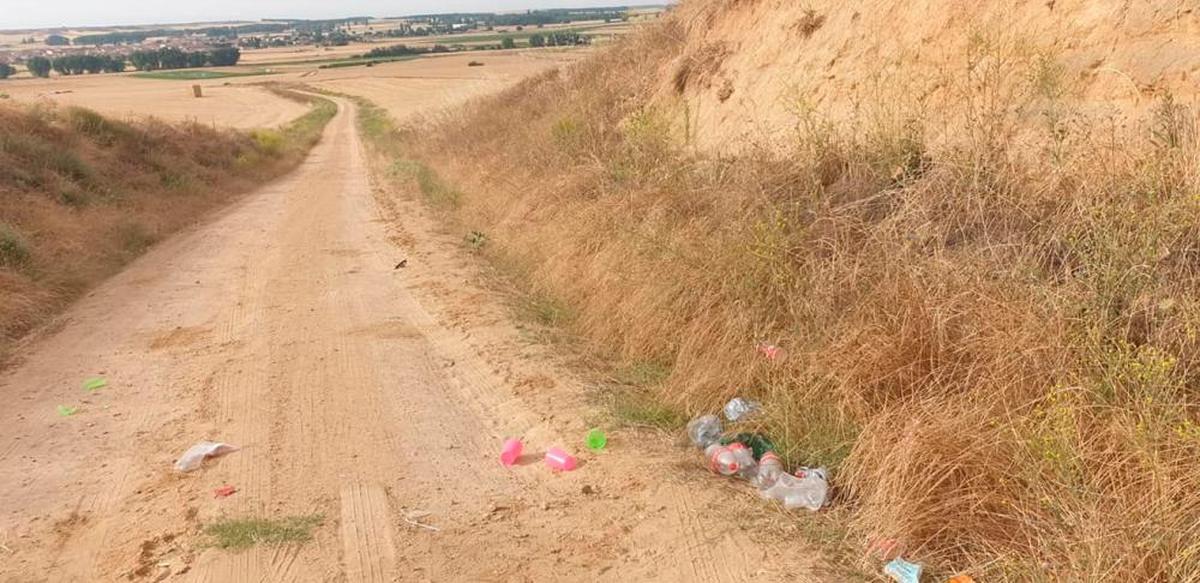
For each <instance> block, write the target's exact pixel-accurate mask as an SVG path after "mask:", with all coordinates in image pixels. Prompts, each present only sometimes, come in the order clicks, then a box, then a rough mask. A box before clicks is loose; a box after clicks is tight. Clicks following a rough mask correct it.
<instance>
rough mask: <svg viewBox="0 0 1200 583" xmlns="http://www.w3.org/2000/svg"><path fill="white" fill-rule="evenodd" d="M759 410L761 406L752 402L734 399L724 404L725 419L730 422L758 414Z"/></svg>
mask: <svg viewBox="0 0 1200 583" xmlns="http://www.w3.org/2000/svg"><path fill="white" fill-rule="evenodd" d="M761 409H762V405H759V404H758V403H756V402H754V401H747V400H746V399H743V398H741V397H735V398H734V399H731V400H730V401H729V402H728V403H726V404H725V418H726V419H728V420H730V421H739V420H741V419H744V418H747V417H750V416H752V415H754V414H755V413H758V412H759V411H760V410H761Z"/></svg>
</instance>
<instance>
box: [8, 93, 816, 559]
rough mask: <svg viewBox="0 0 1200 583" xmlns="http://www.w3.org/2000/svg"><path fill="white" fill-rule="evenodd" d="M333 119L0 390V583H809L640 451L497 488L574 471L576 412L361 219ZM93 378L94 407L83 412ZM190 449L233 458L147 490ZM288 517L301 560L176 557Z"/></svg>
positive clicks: (620, 440)
mask: <svg viewBox="0 0 1200 583" xmlns="http://www.w3.org/2000/svg"><path fill="white" fill-rule="evenodd" d="M341 108H342V112H341V113H340V114H339V116H338V117H337V118H335V119H334V120H333V122H332V123H331V124H330V126H329V127H328V128H327V129H326V133H325V136H324V140H323V141H322V143H321V144H319V145H318V146H317V148H316V149H315V150H314V151H313V153H312V154H311V156H310V157H309V159H308V160H307V161H306V162H305V164H304V165H303V166H302V167H301V169H300V170H298V171H297V172H296V173H295V174H293V175H292V176H290V177H288V178H286V179H284V180H281V181H279V182H277V183H275V184H272V185H271V186H269V187H267V188H264V189H262V190H261V191H259V192H257V193H255V194H253V195H251V196H249V197H248V198H247V199H245V200H244V202H242V203H239V204H238V205H237V206H236V207H234V208H232V209H230V210H229V211H228V212H226V213H224V214H223V215H222V216H220V217H218V218H217V219H215V220H214V221H213V222H212V223H210V224H208V225H206V226H203V227H200V228H196V229H194V230H192V231H191V232H189V233H186V234H184V235H181V236H179V237H176V238H174V239H171V240H169V241H167V242H165V243H164V244H162V245H161V246H159V247H157V248H156V249H154V250H152V251H151V252H150V253H149V254H148V255H146V256H144V257H143V258H141V259H140V260H138V261H137V262H135V263H134V264H133V265H132V266H131V267H130V268H129V269H128V270H127V271H125V272H123V273H122V274H120V275H119V276H117V277H115V278H113V279H112V280H110V281H109V282H108V283H107V284H105V285H103V286H102V287H100V288H98V289H97V290H96V291H95V292H94V293H93V294H91V295H90V296H88V297H87V298H86V299H84V300H83V301H81V302H79V303H78V304H77V305H76V306H74V308H73V309H71V310H70V311H69V312H68V313H66V314H65V315H64V316H63V317H62V318H61V322H60V324H59V326H57V327H56V330H54V331H53V332H51V333H48V334H47V335H46V336H45V337H44V338H42V339H41V340H39V341H38V342H36V343H34V345H33V346H32V347H31V348H30V349H29V350H28V352H27V353H26V354H25V355H24V362H23V363H22V364H21V365H19V366H17V367H14V368H13V369H11V370H9V371H7V372H6V373H4V374H3V376H0V400H2V401H3V402H4V403H5V404H6V405H5V408H4V416H3V419H4V423H3V424H2V425H0V483H3V484H5V493H4V495H3V496H2V497H0V544H3V546H2V547H0V553H2V560H0V581H5V582H17V581H20V582H29V581H116V580H132V581H156V580H162V579H160V578H165V579H166V580H180V581H213V582H236V581H398V580H405V581H407V580H431V581H488V580H494V581H521V580H524V581H552V580H565V581H593V580H601V581H603V580H611V581H617V580H620V581H628V580H635V581H636V580H643V581H644V580H703V581H736V580H748V579H758V580H782V579H785V578H786V579H789V580H797V578H799V580H805V579H809V580H812V579H815V578H814V577H813V576H812V574H811V571H810V568H811V564H807V563H808V562H809V561H810V559H808V558H806V557H807V554H806V553H805V552H802V549H798V548H797V547H796V546H795V545H794V544H784V543H783V542H781V541H783V540H784V539H783V538H782V537H783V536H786V535H787V534H788V532H789V531H782V530H780V529H782V528H784V527H782V526H781V527H778V528H773V527H772V526H771V525H772V524H774V522H773V521H772V520H771V518H770V514H769V510H767V507H766V506H765V505H763V504H761V503H760V502H759V501H758V500H757V499H755V498H753V497H751V496H750V495H748V494H746V493H745V491H744V490H734V489H728V488H721V487H713V484H714V481H713V480H712V479H711V477H709V476H707V474H706V473H705V472H704V471H703V470H702V469H700V468H699V467H696V466H695V465H694V464H693V463H690V462H685V461H684V460H686V458H684V457H682V456H680V455H679V452H678V451H675V450H671V449H670V448H665V449H664V448H662V447H659V446H656V445H653V444H654V443H659V442H661V441H662V440H661V438H653V436H649V437H650V438H651V439H649V441H648V442H644V440H646V439H647V436H646V435H643V434H638V433H634V432H616V433H615V434H614V436H613V439H612V446H611V448H610V449H609V451H607V452H605V453H603V454H601V455H583V456H582V460H583V464H582V467H581V468H580V469H579V470H578V471H576V472H573V473H569V474H562V475H555V474H552V473H550V472H549V471H548V470H546V469H545V468H544V467H543V466H542V465H541V463H540V460H536V459H535V458H533V457H530V458H528V459H527V460H526V462H527V463H526V464H525V465H521V466H518V467H516V468H514V469H511V470H509V469H504V468H502V467H500V466H499V464H498V463H497V462H496V461H495V459H494V456H495V453H496V450H497V447H498V444H499V443H500V440H501V438H502V437H504V436H506V435H522V436H524V437H525V438H526V440H527V442H528V447H529V450H531V451H532V453H533V454H537V453H539V452H541V451H543V448H544V447H546V446H549V445H552V444H562V445H565V446H567V447H569V448H571V449H580V448H579V447H578V446H579V442H580V440H581V436H582V434H583V431H584V430H585V429H586V425H587V424H586V423H585V419H586V418H587V417H586V416H587V415H589V413H588V412H587V410H586V408H585V407H584V391H583V390H582V389H581V387H580V386H579V384H578V383H577V382H575V381H573V380H572V379H571V378H570V376H569V375H567V374H565V373H564V372H563V371H562V370H560V369H558V368H556V367H555V366H553V365H552V364H550V362H551V359H550V357H549V356H550V355H547V354H544V353H543V352H542V350H541V349H538V348H536V347H533V346H530V345H528V344H526V343H523V342H521V341H520V336H519V334H518V331H517V330H516V329H515V328H514V326H513V325H512V324H510V323H508V322H507V321H506V320H505V318H504V311H503V310H502V309H500V308H499V307H498V306H497V304H496V301H495V298H493V297H492V296H491V295H489V294H488V293H486V292H483V291H481V290H480V289H479V288H478V287H476V286H475V285H474V284H472V283H471V282H472V281H473V280H474V279H475V275H474V271H473V267H472V265H473V263H472V261H470V260H468V259H466V258H465V256H464V255H463V252H462V251H461V250H460V249H459V248H458V247H457V245H456V244H455V243H453V242H451V241H450V240H448V238H447V236H446V235H443V234H440V233H438V232H436V231H435V230H434V229H433V228H432V227H431V223H430V222H429V221H427V220H426V219H425V218H423V216H422V215H421V213H420V210H419V208H420V206H419V205H418V204H417V203H415V202H409V201H399V202H397V203H395V204H393V205H389V206H388V207H387V210H386V211H381V210H380V209H379V207H377V206H376V203H375V202H374V200H373V197H372V186H371V183H370V181H369V178H368V172H367V167H366V165H365V162H364V155H363V152H362V148H361V146H360V143H359V140H358V136H357V133H356V132H357V130H356V127H355V123H354V113H353V111H351V110H350V109H348V106H347V105H346V104H345V103H342V104H341ZM391 221H398V222H397V223H395V225H396V226H389V224H392V223H391ZM397 243H399V246H398V245H397ZM403 257H407V258H408V259H409V264H408V267H407V268H405V269H401V270H396V269H394V267H395V264H396V262H397V261H398V260H399V259H400V258H403ZM93 375H104V376H105V377H107V379H108V381H109V387H108V388H106V389H104V390H101V391H99V392H97V393H94V394H87V393H86V392H85V391H83V390H82V389H81V388H80V383H81V381H82V380H83V379H84V378H86V377H89V376H93ZM59 404H66V405H78V406H79V407H80V408H81V411H80V412H79V413H78V414H76V415H75V416H71V417H60V416H58V415H57V414H56V412H55V407H56V405H59ZM203 438H211V439H219V440H224V441H228V442H231V443H234V444H238V445H241V446H242V447H243V449H242V450H241V451H240V452H237V453H234V454H231V455H229V456H227V457H225V458H223V459H220V460H216V461H215V462H210V463H209V464H208V465H207V466H206V467H205V468H204V469H203V470H202V471H199V472H197V473H193V474H187V475H180V474H177V473H174V472H173V471H172V470H171V464H172V462H173V460H174V459H175V458H176V456H177V455H178V454H179V453H180V452H182V451H183V450H184V449H186V448H187V447H188V446H189V445H191V444H192V443H194V442H195V441H197V440H200V439H203ZM716 483H717V484H719V482H716ZM224 484H229V485H233V486H235V487H236V488H237V489H238V492H237V493H236V494H234V495H233V496H232V497H230V498H224V499H219V498H215V497H214V495H213V490H214V488H217V487H219V486H221V485H224ZM418 511H420V512H428V513H429V514H428V516H427V517H425V518H423V519H422V520H423V521H424V522H425V523H427V524H429V525H431V526H433V527H436V528H437V529H440V530H437V531H433V530H429V529H425V528H420V527H416V526H413V525H411V524H410V523H409V522H408V521H407V520H406V518H407V517H409V516H410V513H413V512H418ZM311 513H317V514H321V515H323V517H324V524H323V525H322V526H321V527H319V528H318V529H317V531H316V535H315V540H314V541H312V542H310V543H308V544H306V545H303V546H289V547H267V546H260V547H256V548H254V549H252V550H249V551H246V552H242V553H233V552H226V551H221V550H216V549H213V548H206V547H204V546H203V542H204V537H203V536H202V535H201V533H200V528H201V525H203V524H206V523H209V522H211V521H213V520H215V519H218V518H221V517H244V516H262V517H276V518H277V517H282V516H287V515H298V514H311ZM751 523H755V524H758V525H759V526H761V528H755V529H753V530H743V529H744V528H746V526H747V525H748V524H751ZM786 528H793V529H794V528H795V527H794V526H789V527H786ZM734 557H737V558H738V559H737V560H734V559H732V558H734Z"/></svg>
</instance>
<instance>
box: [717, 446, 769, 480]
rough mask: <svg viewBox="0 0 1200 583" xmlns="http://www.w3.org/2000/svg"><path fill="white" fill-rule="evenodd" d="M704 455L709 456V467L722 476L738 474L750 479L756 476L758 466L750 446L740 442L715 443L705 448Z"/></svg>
mask: <svg viewBox="0 0 1200 583" xmlns="http://www.w3.org/2000/svg"><path fill="white" fill-rule="evenodd" d="M704 456H705V457H707V458H708V469H710V470H712V471H713V473H717V474H721V475H722V476H732V475H738V476H741V477H743V478H747V479H749V478H751V477H753V476H754V474H755V471H756V467H757V462H755V461H754V454H753V453H751V452H750V448H748V447H746V446H745V445H742V444H740V443H731V444H729V445H721V444H719V443H714V444H712V445H709V446H708V448H707V449H705V450H704Z"/></svg>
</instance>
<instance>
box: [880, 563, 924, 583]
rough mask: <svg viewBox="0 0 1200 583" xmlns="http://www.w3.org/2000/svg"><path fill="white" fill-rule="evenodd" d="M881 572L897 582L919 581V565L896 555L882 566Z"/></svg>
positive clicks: (917, 582) (911, 582) (918, 582)
mask: <svg viewBox="0 0 1200 583" xmlns="http://www.w3.org/2000/svg"><path fill="white" fill-rule="evenodd" d="M883 572H884V574H886V575H887V576H888V577H891V578H892V579H894V580H896V581H897V582H898V583H920V581H921V566H920V565H918V564H916V563H910V562H908V561H905V560H904V559H901V558H900V557H896V558H895V559H892V562H890V563H888V564H886V565H884V566H883Z"/></svg>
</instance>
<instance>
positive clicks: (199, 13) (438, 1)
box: [0, 0, 664, 30]
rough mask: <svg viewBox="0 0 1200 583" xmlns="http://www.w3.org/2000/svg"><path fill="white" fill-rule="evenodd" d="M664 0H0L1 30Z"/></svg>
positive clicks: (334, 16) (330, 16) (597, 4)
mask: <svg viewBox="0 0 1200 583" xmlns="http://www.w3.org/2000/svg"><path fill="white" fill-rule="evenodd" d="M663 1H664V0H642V1H635V0H613V1H609V2H606V1H605V0H490V1H489V0H0V30H11V29H23V28H51V27H58V26H63V27H72V26H105V25H115V24H170V23H181V22H211V21H222V20H260V19H263V18H341V17H346V16H403V15H406V14H430V13H437V12H507V11H513V10H526V9H530V8H581V7H592V6H612V5H637V4H661V3H663Z"/></svg>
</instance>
